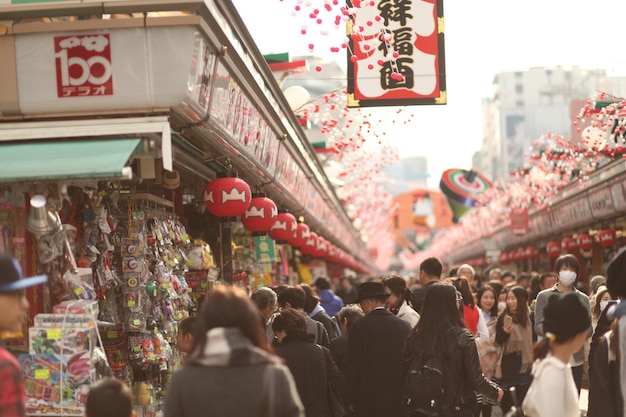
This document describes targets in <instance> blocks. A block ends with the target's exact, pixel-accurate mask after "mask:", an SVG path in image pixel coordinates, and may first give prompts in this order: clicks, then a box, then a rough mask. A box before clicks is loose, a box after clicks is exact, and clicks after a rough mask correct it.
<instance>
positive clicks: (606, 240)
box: [598, 229, 617, 248]
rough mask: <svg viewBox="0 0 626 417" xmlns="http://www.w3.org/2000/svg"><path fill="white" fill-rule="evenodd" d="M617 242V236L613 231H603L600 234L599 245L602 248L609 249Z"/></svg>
mask: <svg viewBox="0 0 626 417" xmlns="http://www.w3.org/2000/svg"><path fill="white" fill-rule="evenodd" d="M616 242H617V235H616V234H615V230H613V229H602V230H600V231H599V232H598V243H599V244H600V246H603V247H605V248H608V247H609V246H614V245H615V243H616Z"/></svg>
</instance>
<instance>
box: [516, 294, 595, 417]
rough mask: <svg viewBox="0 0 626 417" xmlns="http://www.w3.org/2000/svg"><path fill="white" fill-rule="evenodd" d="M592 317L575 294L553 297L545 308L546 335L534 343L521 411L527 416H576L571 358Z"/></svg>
mask: <svg viewBox="0 0 626 417" xmlns="http://www.w3.org/2000/svg"><path fill="white" fill-rule="evenodd" d="M590 325H591V318H590V317H589V311H588V309H587V307H585V306H584V305H583V303H582V302H581V300H580V298H579V297H578V295H576V294H575V293H566V294H558V293H555V294H552V295H550V297H549V298H548V301H547V304H546V307H545V309H544V322H543V329H544V331H545V336H544V338H543V339H541V340H540V341H539V342H537V343H536V344H535V349H534V352H533V353H534V356H535V359H536V362H535V364H534V365H533V381H532V383H531V384H530V388H529V390H528V393H527V394H526V398H525V399H524V403H523V405H522V408H523V410H524V413H525V414H526V416H527V417H553V416H560V417H579V416H580V410H579V408H578V392H577V390H576V384H575V383H574V378H573V376H572V371H571V366H570V364H569V361H570V357H571V356H572V354H573V353H574V352H577V351H578V350H579V349H580V348H582V346H583V344H584V343H585V339H586V337H587V336H586V334H587V329H588V328H589V326H590Z"/></svg>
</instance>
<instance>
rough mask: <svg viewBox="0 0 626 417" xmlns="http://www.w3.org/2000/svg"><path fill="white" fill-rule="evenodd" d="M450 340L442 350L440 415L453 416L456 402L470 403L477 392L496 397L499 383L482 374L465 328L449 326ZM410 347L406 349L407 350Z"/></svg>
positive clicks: (471, 338) (472, 338)
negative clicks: (442, 396)
mask: <svg viewBox="0 0 626 417" xmlns="http://www.w3.org/2000/svg"><path fill="white" fill-rule="evenodd" d="M449 333H450V343H448V344H446V346H447V349H446V351H445V352H442V354H443V358H444V363H445V366H446V368H445V375H444V378H445V389H444V400H443V416H444V417H448V416H452V413H453V411H454V407H455V406H456V405H459V404H467V405H473V404H475V402H476V392H479V393H481V394H483V395H484V396H485V397H488V398H490V399H492V400H496V399H497V398H498V389H497V388H498V386H497V385H496V384H495V383H493V382H492V381H490V380H488V379H487V378H485V376H484V375H483V372H482V369H481V367H480V361H479V360H478V351H477V350H476V342H475V340H474V337H473V336H472V334H471V333H470V331H469V330H467V329H461V328H457V329H450V330H449ZM411 349H412V347H411V346H409V345H407V347H406V349H405V354H404V357H405V361H404V369H403V378H404V376H405V375H406V372H408V369H409V367H410V365H411V364H410V363H409V362H408V361H407V360H406V358H408V357H410V350H411ZM407 351H409V352H407Z"/></svg>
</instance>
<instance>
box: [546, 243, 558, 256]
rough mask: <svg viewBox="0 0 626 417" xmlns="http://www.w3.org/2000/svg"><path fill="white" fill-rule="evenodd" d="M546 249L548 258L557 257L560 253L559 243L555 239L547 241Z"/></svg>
mask: <svg viewBox="0 0 626 417" xmlns="http://www.w3.org/2000/svg"><path fill="white" fill-rule="evenodd" d="M546 251H547V252H548V256H549V257H550V258H558V257H559V255H560V254H561V243H560V242H557V241H556V240H553V241H550V242H548V244H547V245H546Z"/></svg>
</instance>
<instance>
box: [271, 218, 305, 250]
mask: <svg viewBox="0 0 626 417" xmlns="http://www.w3.org/2000/svg"><path fill="white" fill-rule="evenodd" d="M297 227H298V221H297V220H296V218H295V217H294V216H293V214H291V213H287V212H283V213H278V216H277V217H276V220H275V221H274V224H273V225H272V227H270V230H268V232H267V234H268V235H269V236H270V237H271V238H272V239H274V240H275V241H276V243H279V244H283V243H287V242H289V240H290V239H292V238H293V236H294V234H295V233H296V229H297Z"/></svg>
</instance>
